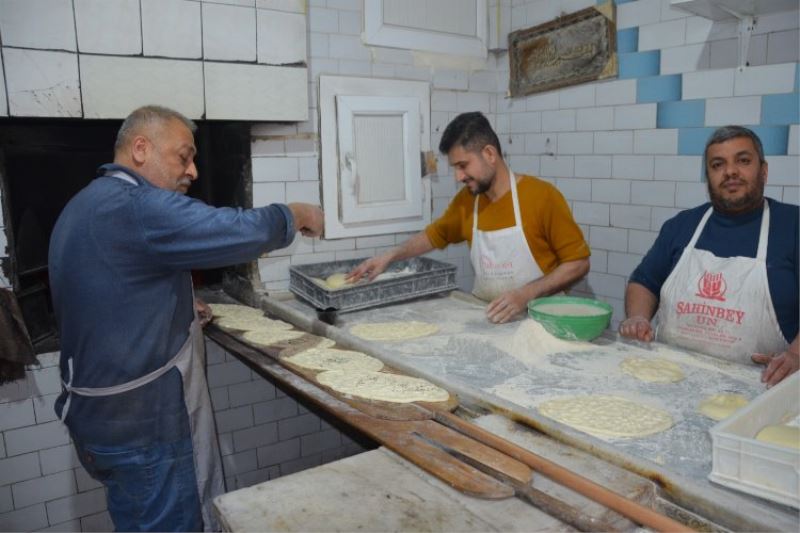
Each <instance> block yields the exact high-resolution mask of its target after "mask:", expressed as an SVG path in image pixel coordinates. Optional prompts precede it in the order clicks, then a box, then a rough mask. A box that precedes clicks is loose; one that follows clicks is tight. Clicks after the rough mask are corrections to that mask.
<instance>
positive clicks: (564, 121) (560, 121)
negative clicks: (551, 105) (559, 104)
mask: <svg viewBox="0 0 800 533" xmlns="http://www.w3.org/2000/svg"><path fill="white" fill-rule="evenodd" d="M575 115H576V112H575V110H573V109H562V110H560V111H542V131H575Z"/></svg>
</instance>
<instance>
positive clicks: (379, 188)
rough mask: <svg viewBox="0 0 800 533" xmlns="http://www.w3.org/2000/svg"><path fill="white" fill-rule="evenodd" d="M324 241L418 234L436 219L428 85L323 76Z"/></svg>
mask: <svg viewBox="0 0 800 533" xmlns="http://www.w3.org/2000/svg"><path fill="white" fill-rule="evenodd" d="M319 109H320V135H321V157H322V204H323V209H324V210H325V237H326V238H329V239H330V238H341V237H357V236H364V235H380V234H386V233H398V232H407V231H417V230H421V229H423V228H424V227H425V226H426V225H427V224H428V223H430V220H431V200H430V196H431V195H430V181H429V179H427V178H425V177H424V176H422V169H421V153H422V152H423V151H425V150H429V149H430V96H429V86H428V84H427V83H425V82H415V81H405V80H381V79H374V78H344V77H334V76H320V104H319Z"/></svg>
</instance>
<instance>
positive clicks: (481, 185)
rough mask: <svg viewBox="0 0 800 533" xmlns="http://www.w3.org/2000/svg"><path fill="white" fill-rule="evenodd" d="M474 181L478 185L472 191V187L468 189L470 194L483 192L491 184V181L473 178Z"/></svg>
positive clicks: (474, 194) (476, 194)
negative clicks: (485, 181)
mask: <svg viewBox="0 0 800 533" xmlns="http://www.w3.org/2000/svg"><path fill="white" fill-rule="evenodd" d="M475 183H476V184H477V185H478V187H477V188H476V189H475V190H474V191H473V190H472V189H470V190H469V192H470V193H472V196H478V195H479V194H483V193H485V192H486V191H488V190H489V187H491V186H492V184H491V182H490V183H482V182H480V181H477V180H475Z"/></svg>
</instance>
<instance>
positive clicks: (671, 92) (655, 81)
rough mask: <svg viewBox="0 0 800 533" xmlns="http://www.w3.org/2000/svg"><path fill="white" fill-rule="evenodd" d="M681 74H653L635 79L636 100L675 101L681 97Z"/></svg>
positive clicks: (644, 101)
mask: <svg viewBox="0 0 800 533" xmlns="http://www.w3.org/2000/svg"><path fill="white" fill-rule="evenodd" d="M682 80H683V76H682V75H681V74H670V75H668V76H653V77H651V78H639V79H638V80H636V101H637V102H638V103H640V104H643V103H650V102H675V101H678V100H680V99H681V87H682Z"/></svg>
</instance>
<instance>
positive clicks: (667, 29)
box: [639, 19, 686, 52]
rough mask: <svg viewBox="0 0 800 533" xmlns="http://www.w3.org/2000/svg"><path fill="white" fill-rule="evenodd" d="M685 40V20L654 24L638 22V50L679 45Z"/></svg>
mask: <svg viewBox="0 0 800 533" xmlns="http://www.w3.org/2000/svg"><path fill="white" fill-rule="evenodd" d="M685 41H686V20H685V19H676V20H670V21H666V22H658V23H656V24H640V26H639V51H640V52H643V51H646V50H660V49H662V48H671V47H673V46H681V45H682V44H683V43H684V42H685Z"/></svg>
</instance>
